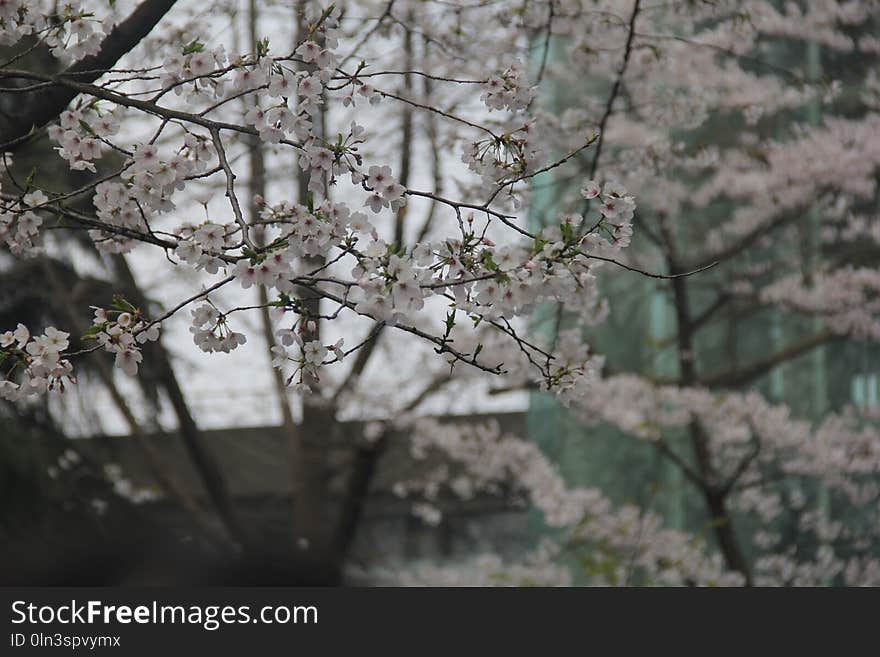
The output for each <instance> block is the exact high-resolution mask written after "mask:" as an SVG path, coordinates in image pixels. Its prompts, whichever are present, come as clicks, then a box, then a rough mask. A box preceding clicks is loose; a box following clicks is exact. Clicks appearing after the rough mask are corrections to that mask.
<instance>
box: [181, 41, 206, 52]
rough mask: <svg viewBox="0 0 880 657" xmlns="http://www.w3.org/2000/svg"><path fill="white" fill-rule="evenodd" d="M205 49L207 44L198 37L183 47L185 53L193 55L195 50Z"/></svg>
mask: <svg viewBox="0 0 880 657" xmlns="http://www.w3.org/2000/svg"><path fill="white" fill-rule="evenodd" d="M204 49H205V44H204V43H202V42H201V41H199V40H198V39H193V40H192V41H190V42H189V43H188V44H186V45H185V46H184V47H183V54H184V55H192V54H193V53H194V52H202V51H203V50H204Z"/></svg>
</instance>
